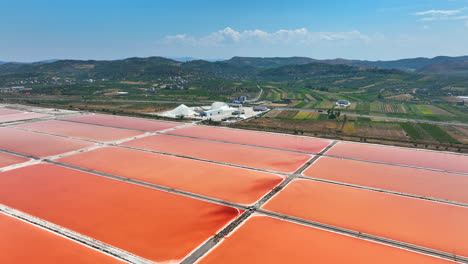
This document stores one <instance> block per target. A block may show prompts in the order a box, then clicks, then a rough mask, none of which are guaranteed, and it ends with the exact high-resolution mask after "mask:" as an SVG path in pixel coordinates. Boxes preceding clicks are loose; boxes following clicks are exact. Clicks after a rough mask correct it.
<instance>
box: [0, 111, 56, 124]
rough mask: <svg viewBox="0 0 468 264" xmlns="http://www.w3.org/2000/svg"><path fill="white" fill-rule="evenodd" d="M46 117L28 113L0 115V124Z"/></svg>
mask: <svg viewBox="0 0 468 264" xmlns="http://www.w3.org/2000/svg"><path fill="white" fill-rule="evenodd" d="M46 116H49V115H45V114H38V113H29V112H24V113H17V114H6V115H0V123H5V122H13V121H21V120H28V119H34V118H41V117H46Z"/></svg>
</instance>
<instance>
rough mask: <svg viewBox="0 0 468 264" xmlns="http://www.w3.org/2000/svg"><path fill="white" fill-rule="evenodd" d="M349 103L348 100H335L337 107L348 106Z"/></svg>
mask: <svg viewBox="0 0 468 264" xmlns="http://www.w3.org/2000/svg"><path fill="white" fill-rule="evenodd" d="M350 105H351V103H350V102H349V101H348V100H338V102H336V106H338V107H348V106H350Z"/></svg>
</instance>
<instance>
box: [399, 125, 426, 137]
mask: <svg viewBox="0 0 468 264" xmlns="http://www.w3.org/2000/svg"><path fill="white" fill-rule="evenodd" d="M400 126H401V128H403V130H405V132H406V134H408V136H409V137H410V138H412V139H424V136H423V135H421V133H419V131H418V129H416V128H415V126H417V125H416V124H414V125H413V124H411V123H401V124H400Z"/></svg>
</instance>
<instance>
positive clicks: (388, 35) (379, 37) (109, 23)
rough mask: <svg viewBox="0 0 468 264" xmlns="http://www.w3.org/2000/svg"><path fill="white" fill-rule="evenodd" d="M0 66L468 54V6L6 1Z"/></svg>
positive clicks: (0, 14) (240, 0)
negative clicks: (125, 60) (9, 63)
mask: <svg viewBox="0 0 468 264" xmlns="http://www.w3.org/2000/svg"><path fill="white" fill-rule="evenodd" d="M0 25H1V26H0V61H38V60H45V59H52V58H58V59H65V58H70V59H121V58H126V57H147V56H166V57H185V56H190V57H196V58H205V59H217V58H230V57H232V56H261V57H271V56H307V57H313V58H318V59H326V58H347V59H369V60H378V59H381V60H389V59H398V58H407V57H419V56H424V57H434V56H438V55H449V56H459V55H468V0H424V1H423V0H406V1H403V0H387V1H375V0H374V1H372V0H354V1H344V0H341V1H338V0H328V1H312V0H309V1H300V0H288V1H280V0H268V1H267V0H250V1H247V0H237V1H230V0H217V1H208V0H171V1H160V0H128V1H123V0H112V1H110V0H93V1H91V0H79V1H77V0H66V1H64V0H61V1H57V0H48V1H43V0H14V1H12V0H0Z"/></svg>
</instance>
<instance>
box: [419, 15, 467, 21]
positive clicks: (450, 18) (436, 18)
mask: <svg viewBox="0 0 468 264" xmlns="http://www.w3.org/2000/svg"><path fill="white" fill-rule="evenodd" d="M465 19H468V16H440V17H425V18H422V19H421V21H435V20H465Z"/></svg>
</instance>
